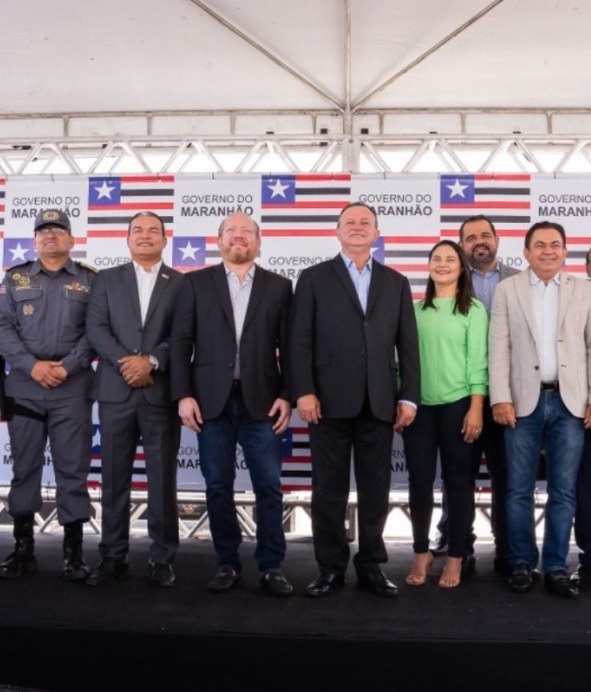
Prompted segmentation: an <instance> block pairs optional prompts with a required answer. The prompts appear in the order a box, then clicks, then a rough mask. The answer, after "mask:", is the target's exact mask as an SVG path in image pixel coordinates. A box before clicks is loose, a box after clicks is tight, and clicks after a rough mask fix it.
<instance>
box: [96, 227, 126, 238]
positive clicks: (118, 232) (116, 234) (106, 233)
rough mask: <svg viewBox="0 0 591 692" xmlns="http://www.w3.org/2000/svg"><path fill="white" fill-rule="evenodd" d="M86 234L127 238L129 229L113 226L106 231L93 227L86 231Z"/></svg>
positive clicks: (97, 236) (98, 236) (99, 236)
mask: <svg viewBox="0 0 591 692" xmlns="http://www.w3.org/2000/svg"><path fill="white" fill-rule="evenodd" d="M86 235H87V237H88V238H127V229H125V230H121V229H119V230H115V229H114V228H113V229H109V230H104V231H94V230H92V229H88V230H87V231H86Z"/></svg>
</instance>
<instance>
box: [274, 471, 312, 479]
mask: <svg viewBox="0 0 591 692" xmlns="http://www.w3.org/2000/svg"><path fill="white" fill-rule="evenodd" d="M311 476H312V472H311V471H309V470H308V471H281V478H310V477H311Z"/></svg>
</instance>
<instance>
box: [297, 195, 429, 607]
mask: <svg viewBox="0 0 591 692" xmlns="http://www.w3.org/2000/svg"><path fill="white" fill-rule="evenodd" d="M336 232H337V237H338V239H339V241H340V243H341V247H342V251H341V253H340V254H339V255H337V256H336V257H335V258H334V259H331V260H328V261H325V262H322V263H320V264H317V265H315V266H313V267H309V268H307V269H305V270H304V271H303V272H302V273H301V275H300V277H299V279H298V283H297V285H296V289H295V296H294V304H293V306H292V319H291V330H290V381H291V387H292V394H293V397H294V399H295V400H297V406H298V412H299V414H300V417H301V418H302V420H304V421H306V422H307V423H308V424H309V431H310V447H311V452H312V532H313V538H314V550H315V555H316V560H317V562H318V565H319V567H320V575H319V576H318V578H317V579H316V580H314V581H313V582H312V583H311V584H310V585H309V586H308V587H307V590H306V594H307V595H308V596H326V595H328V594H330V593H332V592H334V591H335V590H336V589H338V588H340V587H342V586H343V584H344V580H345V571H346V569H347V565H348V562H349V557H350V551H349V543H348V540H347V535H346V532H345V516H346V510H347V503H348V499H349V490H350V467H351V454H352V455H353V464H354V471H355V480H356V485H357V498H358V522H359V527H358V528H359V549H358V552H357V553H356V555H355V556H354V560H353V562H354V566H355V570H356V572H357V579H358V585H359V586H360V587H362V588H365V589H366V590H368V591H370V592H371V593H374V594H376V595H378V596H395V595H396V594H397V587H396V586H395V585H394V584H392V582H390V581H389V580H388V579H387V578H386V576H385V575H384V573H383V572H382V571H381V569H380V567H379V565H380V563H383V562H386V561H387V559H388V556H387V553H386V548H385V545H384V541H383V538H382V534H383V530H384V526H385V523H386V520H387V517H388V507H389V494H390V479H391V457H392V441H393V435H394V430H396V431H398V432H401V431H402V430H403V428H405V427H406V426H408V425H410V423H412V421H413V420H414V417H415V414H416V406H417V404H418V402H419V397H420V372H419V370H420V366H419V346H418V337H417V326H416V320H415V315H414V309H413V304H412V297H411V291H410V284H409V282H408V279H406V277H404V276H403V275H402V274H400V273H399V272H397V271H394V270H392V269H390V268H388V267H385V266H384V265H382V264H380V263H379V262H376V261H374V260H373V259H372V257H371V248H372V245H373V244H374V243H375V241H376V240H377V238H378V235H379V232H378V228H377V217H376V213H375V210H374V209H373V208H372V207H369V206H368V205H366V204H363V203H361V202H355V203H353V204H350V205H348V206H347V207H345V208H344V209H343V210H342V211H341V213H340V215H339V218H338V223H337V231H336Z"/></svg>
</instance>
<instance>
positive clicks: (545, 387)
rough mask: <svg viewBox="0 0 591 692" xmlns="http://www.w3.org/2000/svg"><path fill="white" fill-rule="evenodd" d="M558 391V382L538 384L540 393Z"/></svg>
mask: <svg viewBox="0 0 591 692" xmlns="http://www.w3.org/2000/svg"><path fill="white" fill-rule="evenodd" d="M558 389H559V386H558V382H542V383H541V384H540V391H542V392H557V391H558Z"/></svg>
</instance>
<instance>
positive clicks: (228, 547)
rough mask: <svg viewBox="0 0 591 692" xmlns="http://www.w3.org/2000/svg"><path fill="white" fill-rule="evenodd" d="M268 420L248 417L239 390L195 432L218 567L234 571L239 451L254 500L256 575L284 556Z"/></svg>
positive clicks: (275, 440)
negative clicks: (247, 471) (236, 482)
mask: <svg viewBox="0 0 591 692" xmlns="http://www.w3.org/2000/svg"><path fill="white" fill-rule="evenodd" d="M272 427H273V423H272V422H271V421H258V420H254V419H252V418H251V417H250V415H249V414H248V411H247V410H246V406H245V405H244V402H243V400H242V394H241V393H240V390H236V391H233V393H232V394H231V396H230V398H229V399H228V403H227V404H226V407H225V408H224V410H223V412H222V414H221V415H220V416H219V417H218V418H215V419H214V420H207V421H205V422H204V424H203V427H202V429H201V432H200V433H198V434H197V439H198V442H199V459H200V464H201V471H202V473H203V477H204V479H205V486H206V491H205V495H206V500H207V512H208V515H209V527H210V531H211V537H212V540H213V544H214V548H215V550H216V553H217V557H218V564H219V565H231V566H232V567H233V568H234V569H235V570H237V571H238V572H240V570H241V562H240V556H239V553H238V549H239V547H240V544H241V543H242V531H241V529H240V524H239V523H238V517H237V514H236V504H235V502H234V480H235V478H236V445H237V444H239V445H240V446H241V447H242V451H243V452H244V459H245V462H246V465H247V466H248V470H249V473H250V480H251V483H252V488H253V491H254V494H255V500H256V519H257V530H256V540H257V545H256V549H255V554H254V556H255V560H256V562H257V565H258V567H259V569H260V571H261V572H264V571H266V570H268V569H277V568H279V566H280V564H281V562H282V561H283V559H284V557H285V534H284V531H283V494H282V491H281V464H282V440H281V435H276V434H275V433H274V432H273V429H272Z"/></svg>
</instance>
